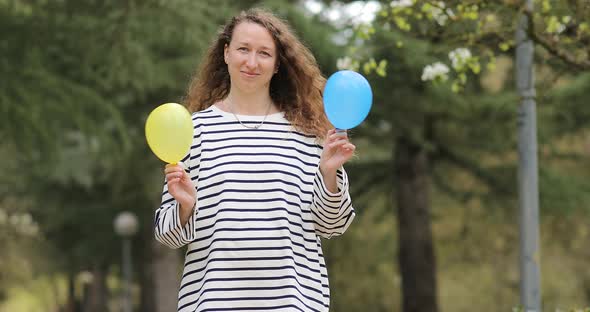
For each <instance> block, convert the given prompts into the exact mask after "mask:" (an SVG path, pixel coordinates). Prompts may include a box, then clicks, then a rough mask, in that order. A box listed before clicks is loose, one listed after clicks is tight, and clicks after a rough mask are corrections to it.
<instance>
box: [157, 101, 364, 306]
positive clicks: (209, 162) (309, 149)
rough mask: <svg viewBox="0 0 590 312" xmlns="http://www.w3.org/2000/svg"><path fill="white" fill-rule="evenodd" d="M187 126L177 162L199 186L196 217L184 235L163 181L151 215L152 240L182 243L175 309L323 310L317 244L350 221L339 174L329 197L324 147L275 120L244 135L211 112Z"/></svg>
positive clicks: (251, 119)
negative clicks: (187, 143)
mask: <svg viewBox="0 0 590 312" xmlns="http://www.w3.org/2000/svg"><path fill="white" fill-rule="evenodd" d="M238 117H239V118H240V120H241V121H242V123H244V124H257V123H260V121H262V118H263V117H262V116H243V115H242V116H238ZM193 123H194V129H195V132H194V138H193V145H192V146H191V150H190V153H189V155H187V156H186V157H185V159H184V160H183V162H184V164H185V165H186V167H187V171H188V173H189V175H190V176H191V179H192V180H193V182H194V183H195V188H197V205H196V207H195V213H194V215H193V217H192V218H190V219H189V222H188V223H187V224H186V225H185V226H184V227H182V226H181V225H180V220H179V216H178V204H177V203H176V201H175V200H174V198H173V197H172V196H171V195H170V194H169V193H168V188H167V185H166V183H164V191H163V193H162V205H161V206H160V207H159V208H158V209H157V210H156V215H155V235H156V239H157V240H158V241H160V242H161V243H163V244H165V245H167V246H169V247H171V248H180V247H182V246H184V245H187V244H188V245H189V246H188V251H187V254H186V260H185V267H184V272H183V275H182V282H181V285H180V291H179V301H178V311H182V312H186V311H190V312H193V311H267V310H268V311H279V310H280V311H328V307H329V303H330V292H329V289H328V273H327V270H326V264H325V261H324V257H323V254H322V247H321V242H320V237H323V238H331V237H333V236H337V235H340V234H342V233H344V231H346V228H347V227H348V226H349V225H350V223H351V222H352V220H353V219H354V209H353V207H352V203H351V200H350V196H349V194H348V177H347V176H346V172H345V171H344V170H343V169H340V170H338V173H337V177H338V189H339V191H338V192H337V193H331V192H330V191H328V190H327V188H326V186H325V184H324V181H323V177H322V175H321V173H320V171H319V169H318V165H319V159H320V154H321V151H322V147H321V146H320V145H318V144H317V142H316V139H315V137H313V136H309V135H304V134H302V133H299V132H297V131H295V129H294V128H293V127H292V126H291V125H290V124H289V122H288V121H287V120H286V119H285V118H284V116H283V114H282V113H278V114H272V115H269V116H268V117H267V119H266V121H265V123H264V125H263V126H262V127H261V128H259V129H249V128H245V127H244V126H242V125H241V124H240V123H239V122H238V121H237V120H236V119H235V117H234V116H233V115H232V114H228V113H227V112H224V111H222V110H220V109H218V108H216V107H211V108H209V109H207V110H205V111H202V112H198V113H195V114H193Z"/></svg>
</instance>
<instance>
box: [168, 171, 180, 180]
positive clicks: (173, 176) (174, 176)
mask: <svg viewBox="0 0 590 312" xmlns="http://www.w3.org/2000/svg"><path fill="white" fill-rule="evenodd" d="M182 176H183V174H182V172H170V173H168V174H166V180H168V181H170V180H172V179H182Z"/></svg>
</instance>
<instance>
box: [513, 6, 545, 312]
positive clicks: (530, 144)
mask: <svg viewBox="0 0 590 312" xmlns="http://www.w3.org/2000/svg"><path fill="white" fill-rule="evenodd" d="M525 9H526V10H528V11H530V12H532V11H533V0H526V2H525ZM531 16H532V15H531ZM529 22H530V21H529V16H527V15H526V14H525V15H523V16H522V17H521V20H520V24H519V27H518V29H517V31H516V87H517V89H518V93H519V94H520V97H521V104H520V107H519V111H518V115H519V119H518V152H519V186H520V191H519V193H520V196H519V197H520V198H519V199H520V272H521V282H520V283H521V285H520V296H521V302H522V306H523V308H524V311H526V312H540V311H541V269H540V250H539V182H538V180H539V177H538V175H539V173H538V164H537V113H536V103H535V83H534V82H535V80H534V75H533V52H534V51H533V50H534V45H533V42H532V41H531V39H530V38H529V36H528V34H527V31H528V30H529V29H528V27H529Z"/></svg>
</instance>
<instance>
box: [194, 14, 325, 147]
mask: <svg viewBox="0 0 590 312" xmlns="http://www.w3.org/2000/svg"><path fill="white" fill-rule="evenodd" d="M243 22H251V23H256V24H258V25H261V26H262V27H264V28H266V29H267V30H268V32H269V33H270V34H271V36H272V37H273V39H274V41H275V44H276V46H277V55H278V64H279V68H278V72H277V73H276V74H275V75H274V76H273V78H272V80H271V81H270V97H271V98H272V100H273V102H274V103H275V105H277V107H278V109H279V110H280V111H282V112H284V113H285V118H286V119H287V120H288V121H289V122H290V123H291V124H292V125H293V127H295V129H297V131H300V132H303V133H306V134H310V135H314V136H316V137H318V138H323V137H324V136H325V135H326V132H327V131H328V129H330V128H331V127H332V126H331V124H330V122H329V121H328V118H327V117H326V114H325V113H324V107H323V100H322V93H323V89H324V85H325V84H326V78H324V76H323V75H322V73H321V71H320V69H319V67H318V64H317V62H316V60H315V57H314V56H313V55H312V53H311V51H310V50H309V49H308V48H307V47H306V46H305V45H304V44H303V43H302V42H301V41H300V40H299V39H298V38H297V36H296V35H295V34H294V32H293V31H292V30H291V27H289V25H288V24H287V23H286V22H284V21H283V20H281V19H280V18H278V17H277V16H275V15H274V14H272V13H270V12H268V11H265V10H262V9H250V10H248V11H243V12H241V13H240V14H238V15H237V16H234V17H233V18H231V20H230V21H229V22H228V23H227V24H226V25H225V26H224V27H223V28H222V29H221V31H220V32H219V34H218V36H217V38H216V39H215V40H214V41H213V43H212V44H211V46H210V47H209V50H208V52H207V54H206V56H205V58H204V59H203V62H202V63H201V66H200V68H199V69H198V71H197V73H196V74H195V75H194V76H193V78H192V80H191V82H190V85H189V89H188V92H187V96H186V99H185V102H186V105H187V107H188V109H189V110H190V111H191V112H196V111H201V110H204V109H206V108H208V107H210V106H211V105H213V104H215V103H216V102H218V101H221V100H223V99H224V98H225V97H227V95H228V94H229V91H230V86H231V84H230V77H229V72H228V69H227V65H226V64H225V61H224V58H223V52H224V47H225V45H226V44H228V45H229V43H230V41H231V39H232V35H233V31H234V29H235V27H236V26H237V25H238V24H240V23H243Z"/></svg>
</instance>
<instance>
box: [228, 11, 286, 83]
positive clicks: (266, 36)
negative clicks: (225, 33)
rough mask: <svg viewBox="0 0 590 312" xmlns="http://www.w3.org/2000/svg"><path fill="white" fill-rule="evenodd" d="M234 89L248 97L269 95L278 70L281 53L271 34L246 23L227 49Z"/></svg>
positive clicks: (235, 29)
mask: <svg viewBox="0 0 590 312" xmlns="http://www.w3.org/2000/svg"><path fill="white" fill-rule="evenodd" d="M224 57H225V63H226V64H227V68H228V71H229V75H230V79H231V86H232V88H234V87H236V88H239V89H240V91H242V92H246V93H252V92H260V91H266V92H268V89H269V86H270V80H271V79H272V76H273V75H274V74H275V72H276V70H277V57H278V56H277V49H276V46H275V42H274V40H273V38H272V36H271V34H270V33H269V32H268V30H266V28H264V27H262V26H261V25H259V24H256V23H252V22H242V23H240V24H238V25H237V26H236V27H235V28H234V33H233V35H232V40H231V42H230V43H229V45H226V46H225V49H224Z"/></svg>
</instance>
